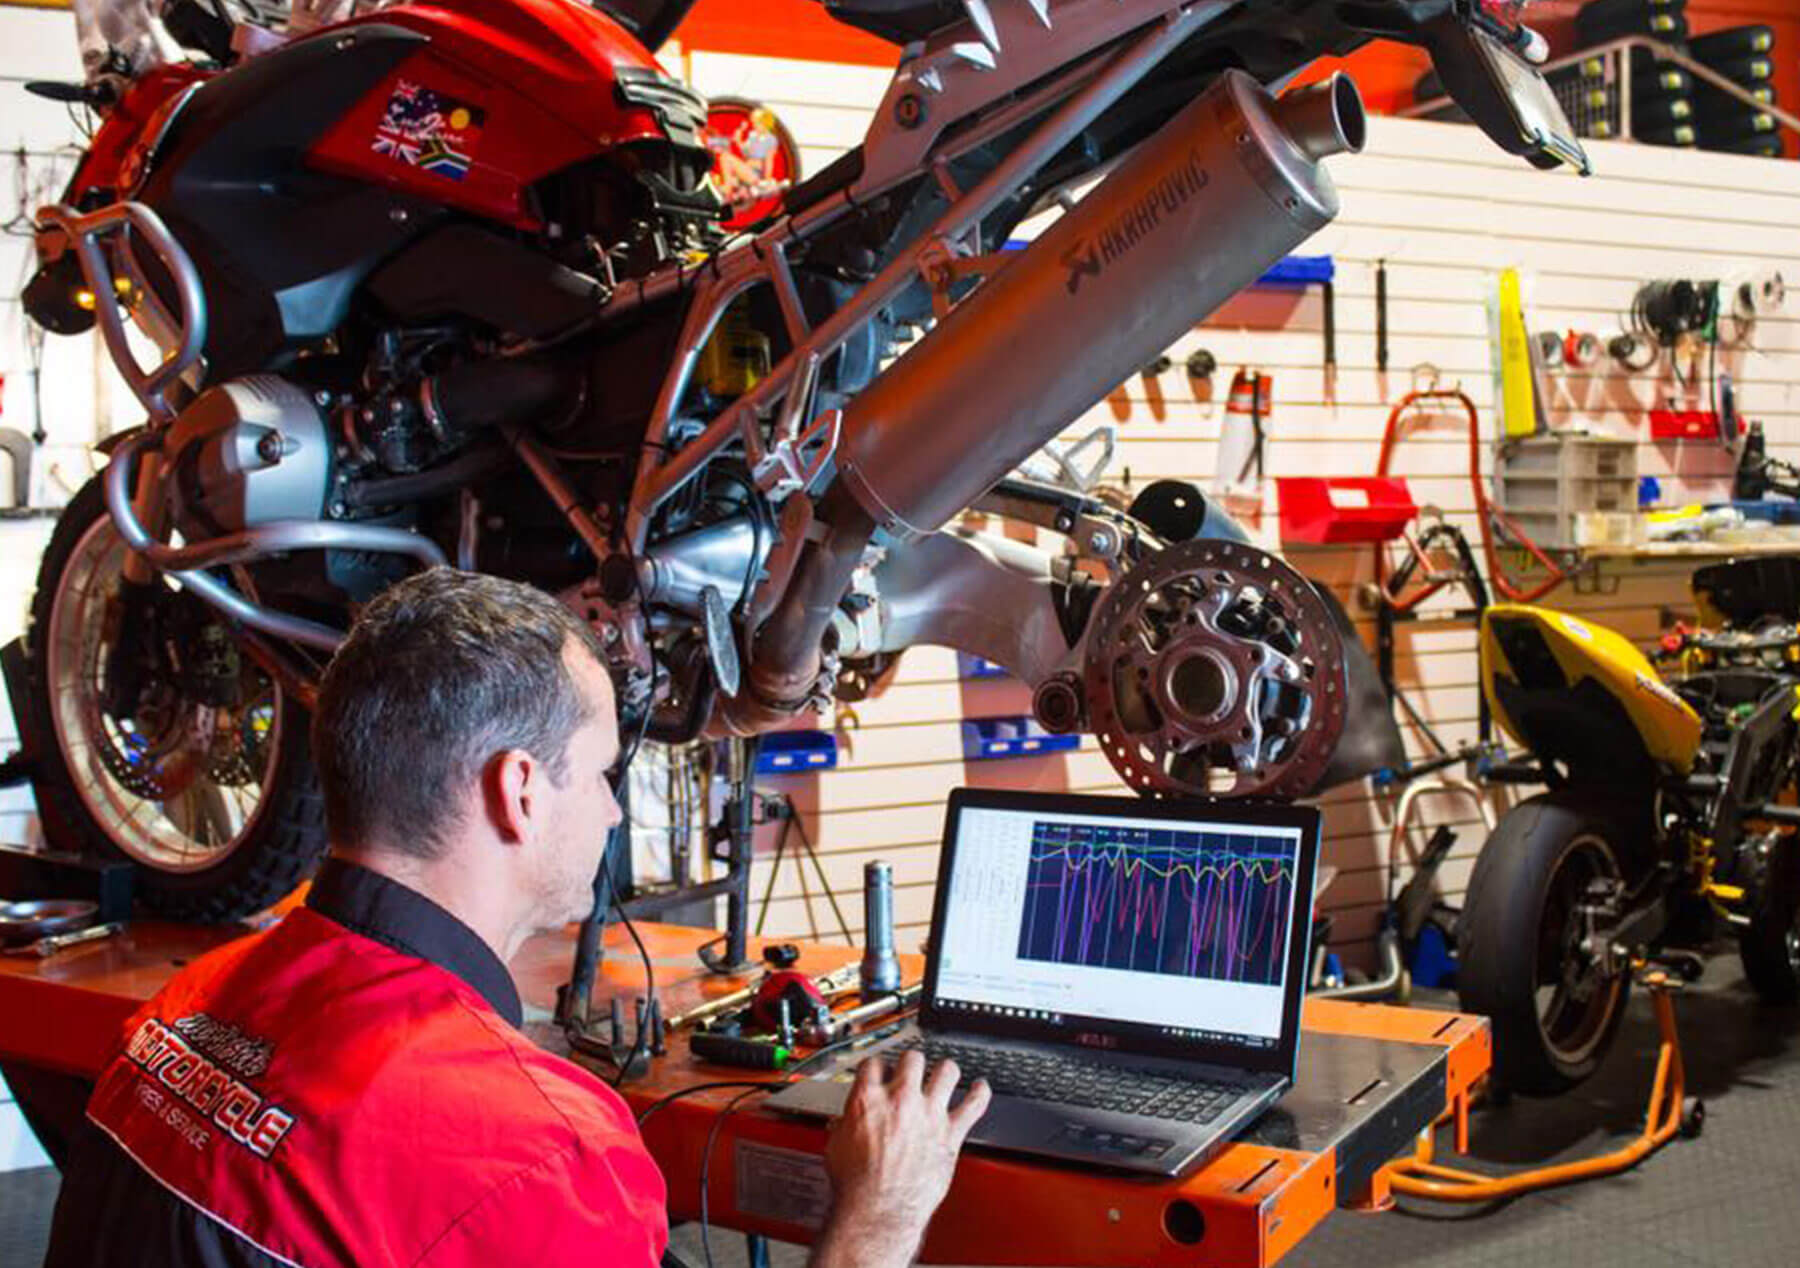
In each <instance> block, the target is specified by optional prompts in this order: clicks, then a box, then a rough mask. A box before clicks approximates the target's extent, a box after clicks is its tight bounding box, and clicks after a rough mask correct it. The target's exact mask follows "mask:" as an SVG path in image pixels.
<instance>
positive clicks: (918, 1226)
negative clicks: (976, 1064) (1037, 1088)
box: [811, 1052, 991, 1268]
mask: <svg viewBox="0 0 1800 1268" xmlns="http://www.w3.org/2000/svg"><path fill="white" fill-rule="evenodd" d="M959 1076H960V1072H959V1071H958V1070H957V1068H956V1063H955V1062H954V1061H945V1062H942V1063H940V1064H939V1065H938V1066H937V1068H936V1069H934V1070H932V1071H931V1076H930V1077H929V1078H926V1077H925V1058H924V1056H923V1055H922V1054H920V1053H917V1052H908V1053H905V1054H903V1055H902V1056H901V1058H900V1062H899V1064H898V1065H897V1066H895V1067H894V1072H893V1075H892V1076H891V1077H888V1076H887V1075H886V1072H885V1071H884V1069H883V1067H882V1064H881V1061H880V1059H879V1058H872V1059H870V1060H868V1061H865V1062H863V1063H862V1065H861V1066H860V1067H858V1069H857V1071H856V1083H855V1086H854V1087H852V1088H851V1091H850V1096H849V1099H848V1100H846V1101H845V1103H844V1114H843V1117H842V1118H840V1119H838V1121H837V1123H836V1125H835V1126H834V1127H833V1128H832V1132H831V1140H830V1143H829V1144H828V1146H827V1147H826V1151H825V1165H826V1168H827V1170H829V1172H830V1173H831V1184H832V1190H833V1192H834V1193H835V1195H836V1200H835V1201H834V1202H833V1204H832V1209H831V1217H830V1219H828V1220H827V1221H826V1224H825V1228H824V1230H823V1231H822V1232H821V1233H820V1236H819V1240H818V1243H817V1244H816V1245H815V1247H814V1249H813V1256H812V1261H811V1266H812V1268H852V1266H854V1268H890V1265H891V1266H892V1268H902V1266H903V1265H906V1264H910V1263H911V1262H912V1260H913V1256H914V1255H915V1254H917V1253H918V1249H919V1243H920V1242H921V1241H923V1240H924V1237H925V1226H926V1225H927V1224H929V1223H930V1222H931V1216H932V1213H933V1212H934V1211H936V1210H937V1208H938V1203H940V1202H942V1201H943V1200H944V1194H946V1193H947V1192H949V1190H950V1178H951V1176H952V1175H954V1174H955V1172H956V1156H957V1153H958V1152H959V1151H960V1150H961V1149H962V1145H963V1141H964V1140H966V1139H967V1138H968V1135H969V1130H970V1129H971V1128H973V1127H974V1126H975V1124H976V1122H977V1121H979V1120H980V1118H981V1116H982V1115H983V1114H985V1113H986V1112H987V1107H988V1102H989V1100H990V1099H991V1093H990V1092H989V1089H988V1085H987V1083H986V1081H984V1080H977V1081H976V1082H975V1083H974V1084H973V1085H972V1086H971V1087H970V1088H969V1090H968V1093H967V1094H966V1095H965V1096H964V1097H963V1099H962V1101H961V1102H960V1103H959V1104H957V1105H956V1106H955V1108H952V1107H951V1105H950V1101H951V1097H952V1095H953V1094H954V1093H955V1091H956V1081H957V1079H958V1077H959Z"/></svg>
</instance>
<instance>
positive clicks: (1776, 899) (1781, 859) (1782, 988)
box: [1738, 836, 1800, 1005]
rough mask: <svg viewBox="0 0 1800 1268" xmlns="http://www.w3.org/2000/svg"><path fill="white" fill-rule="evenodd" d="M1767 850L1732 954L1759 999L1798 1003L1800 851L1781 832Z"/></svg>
mask: <svg viewBox="0 0 1800 1268" xmlns="http://www.w3.org/2000/svg"><path fill="white" fill-rule="evenodd" d="M1771 848H1772V849H1773V850H1774V851H1775V854H1774V856H1773V857H1772V858H1771V859H1769V862H1768V867H1767V870H1766V872H1765V874H1764V876H1763V880H1762V884H1761V885H1760V886H1759V887H1758V891H1757V893H1756V897H1755V903H1754V906H1752V908H1751V910H1750V925H1749V927H1748V928H1746V929H1745V930H1744V931H1743V932H1742V933H1740V934H1739V935H1738V958H1739V959H1740V960H1741V961H1743V965H1744V976H1745V978H1747V979H1748V980H1749V982H1750V985H1751V987H1752V988H1753V989H1754V990H1755V991H1756V994H1757V997H1758V998H1760V999H1761V1000H1762V1002H1763V1003H1765V1004H1775V1005H1787V1004H1793V1003H1795V1002H1800V853H1797V852H1796V847H1795V843H1794V841H1792V840H1791V839H1789V838H1788V837H1787V836H1782V837H1779V838H1777V839H1776V841H1775V843H1774V845H1773V846H1772V847H1771Z"/></svg>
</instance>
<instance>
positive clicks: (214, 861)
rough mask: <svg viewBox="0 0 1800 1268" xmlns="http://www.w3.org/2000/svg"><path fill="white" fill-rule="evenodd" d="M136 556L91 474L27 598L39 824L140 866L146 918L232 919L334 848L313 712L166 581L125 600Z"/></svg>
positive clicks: (273, 895)
mask: <svg viewBox="0 0 1800 1268" xmlns="http://www.w3.org/2000/svg"><path fill="white" fill-rule="evenodd" d="M126 556H127V550H126V547H125V543H124V541H123V539H122V538H120V536H119V534H118V531H117V530H116V529H115V528H114V527H113V523H112V520H111V518H110V516H109V515H108V514H107V511H106V505H105V499H104V496H103V494H102V490H101V486H100V480H99V479H98V478H96V479H94V480H92V481H90V482H89V483H88V484H87V485H85V486H84V487H83V488H82V489H81V491H80V492H79V493H77V494H76V495H75V497H74V498H73V499H72V500H71V501H70V503H69V506H68V508H67V509H66V510H65V511H64V512H63V514H62V517H61V518H60V519H59V520H58V521H57V525H56V529H55V531H54V532H53V533H52V534H51V538H50V544H49V547H48V549H47V550H46V551H45V553H44V559H43V563H42V564H41V565H40V567H39V569H38V584H37V593H36V594H35V595H34V596H33V599H32V606H31V624H30V627H29V633H28V636H27V651H28V656H29V659H28V677H27V684H26V692H25V695H26V701H25V704H26V708H27V709H28V710H29V713H30V718H31V723H32V727H33V729H34V731H35V732H36V734H37V737H38V741H39V742H38V749H39V760H38V763H37V767H38V769H37V771H36V773H35V775H34V778H33V789H34V792H35V793H36V796H37V799H38V806H39V809H40V813H42V814H43V816H44V817H45V819H46V820H47V821H54V822H55V823H57V824H59V825H61V826H62V828H63V829H64V830H65V831H66V833H67V834H68V835H69V836H70V837H72V838H73V839H74V841H75V842H76V843H77V845H78V847H79V848H80V849H81V850H82V852H83V853H87V854H90V855H93V856H97V857H101V858H107V859H124V860H127V861H129V862H131V863H133V864H134V865H135V866H136V869H137V873H136V877H135V880H136V885H135V892H136V894H137V895H138V896H139V898H141V899H142V901H143V903H144V905H145V906H146V907H147V908H149V909H150V910H153V911H155V912H157V913H159V914H161V915H164V916H168V917H170V918H173V919H178V920H192V921H208V922H211V921H227V920H234V919H238V918H240V917H243V916H246V915H249V914H251V913H253V912H256V911H260V910H262V909H264V908H267V907H269V906H271V905H272V904H274V903H276V902H278V901H279V900H280V899H282V898H283V897H285V896H286V895H287V894H288V893H290V892H291V891H292V890H293V888H294V887H295V886H296V885H297V884H299V882H300V881H301V880H303V879H305V878H306V877H307V876H308V875H310V874H311V872H312V870H313V869H314V867H315V866H316V865H317V863H318V861H319V858H320V857H321V856H322V855H323V853H324V850H325V843H326V842H325V821H324V810H323V804H322V801H321V798H320V796H319V791H318V780H317V777H316V775H315V774H314V772H313V767H312V761H311V758H310V756H309V754H308V750H307V736H306V714H305V712H304V710H302V709H301V708H300V707H299V706H298V705H297V704H296V703H295V702H294V701H292V700H290V699H288V698H287V697H286V695H285V694H284V693H283V692H282V691H281V689H280V688H279V687H278V686H276V685H275V683H273V682H272V681H271V680H270V679H269V678H268V677H267V675H265V674H264V673H263V672H262V671H261V670H260V669H258V668H257V667H256V666H255V664H254V663H253V662H251V661H250V660H249V659H248V658H247V657H240V656H239V654H238V652H237V650H236V646H235V644H233V643H232V641H231V638H230V634H229V632H228V630H226V628H225V626H224V624H223V622H222V621H221V620H220V619H219V618H217V617H216V616H215V615H214V614H213V613H212V611H211V610H210V609H208V608H206V607H205V606H204V605H203V604H202V603H201V602H200V600H198V599H196V598H194V597H193V596H191V595H188V594H186V593H185V592H182V591H180V590H178V589H177V588H175V586H174V585H173V583H171V582H169V581H167V580H165V579H163V578H161V577H158V578H157V579H156V580H155V581H153V582H152V583H151V585H150V586H148V587H143V588H142V589H139V590H137V591H136V593H135V595H134V596H133V597H132V599H131V600H130V601H129V602H128V601H127V599H126V595H127V593H128V587H129V586H130V584H131V583H129V582H128V581H127V580H126V579H125V577H124V574H123V567H124V563H125V559H126Z"/></svg>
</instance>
